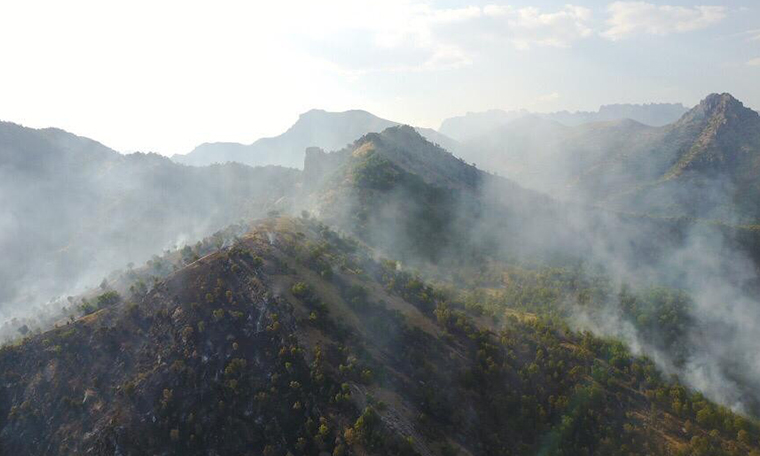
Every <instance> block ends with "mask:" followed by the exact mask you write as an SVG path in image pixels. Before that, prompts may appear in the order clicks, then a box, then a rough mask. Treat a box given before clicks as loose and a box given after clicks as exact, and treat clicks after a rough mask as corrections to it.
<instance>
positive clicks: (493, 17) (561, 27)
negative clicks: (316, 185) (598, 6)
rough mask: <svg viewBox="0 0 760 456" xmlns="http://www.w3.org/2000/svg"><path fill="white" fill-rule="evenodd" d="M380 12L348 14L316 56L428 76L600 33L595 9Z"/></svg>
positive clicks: (396, 6)
mask: <svg viewBox="0 0 760 456" xmlns="http://www.w3.org/2000/svg"><path fill="white" fill-rule="evenodd" d="M383 9H384V10H386V11H392V14H386V12H385V11H382V10H383ZM373 11H376V13H377V14H373V13H368V12H367V11H365V10H362V9H359V10H356V13H357V16H356V17H354V16H355V15H354V14H348V15H346V14H345V11H344V12H343V13H342V14H343V17H342V18H341V19H342V21H341V23H340V24H335V25H336V27H334V28H332V29H331V30H330V31H329V32H325V28H321V29H319V30H317V31H316V34H317V35H318V36H316V37H309V40H308V41H309V44H308V46H309V48H310V50H311V51H313V52H314V53H318V54H321V55H322V56H323V57H324V58H326V59H327V60H329V61H330V62H332V63H334V64H336V65H338V66H339V67H342V68H344V69H345V70H346V71H349V72H370V71H415V70H421V71H424V70H431V69H446V68H459V67H462V66H466V65H469V64H471V63H472V62H473V61H474V59H475V58H476V57H477V56H478V55H479V54H480V53H481V52H483V50H484V49H494V48H497V49H498V48H501V47H503V46H507V47H510V48H513V49H517V50H523V51H524V50H529V49H531V48H533V47H554V48H567V47H570V46H571V45H572V44H573V43H574V42H575V41H577V40H580V39H582V38H585V37H589V36H591V35H592V34H593V31H592V29H591V28H590V26H589V23H590V21H591V15H592V14H591V10H589V9H587V8H583V7H580V6H573V5H566V6H564V7H562V8H560V9H558V10H551V11H547V10H543V9H539V8H535V7H525V8H516V7H512V6H502V5H487V6H482V7H481V6H464V7H461V8H449V9H436V8H434V7H433V6H432V4H429V3H413V2H412V3H410V2H405V1H401V2H392V1H391V2H386V3H382V8H378V9H376V10H373ZM321 14H325V12H324V10H323V11H322V12H321ZM346 24H349V25H346Z"/></svg>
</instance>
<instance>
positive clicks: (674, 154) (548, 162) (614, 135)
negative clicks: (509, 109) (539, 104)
mask: <svg viewBox="0 0 760 456" xmlns="http://www.w3.org/2000/svg"><path fill="white" fill-rule="evenodd" d="M759 153H760V116H758V114H757V113H756V112H754V111H752V110H751V109H748V108H746V107H744V106H743V105H742V103H741V102H739V101H738V100H736V99H735V98H733V97H732V96H731V95H729V94H712V95H710V96H708V97H707V98H706V99H705V100H703V101H702V102H701V103H700V104H699V105H698V106H696V107H695V108H693V109H692V110H690V111H688V112H687V113H686V114H684V115H683V116H682V118H681V119H680V120H678V121H677V122H675V123H673V124H670V125H666V126H662V127H650V126H647V125H644V124H642V123H639V122H635V121H633V120H619V121H611V122H594V123H587V124H583V125H579V126H575V127H566V126H563V125H561V124H560V123H557V122H553V121H550V120H547V119H542V118H538V117H535V116H533V117H525V118H522V119H519V120H516V121H513V122H510V123H508V124H506V125H504V126H502V127H499V128H497V129H494V130H492V131H490V132H488V133H487V134H484V135H481V136H480V137H476V138H472V139H471V140H469V141H467V142H465V143H464V144H463V146H462V148H461V149H460V155H461V156H462V157H463V158H465V159H467V160H468V161H475V162H476V163H477V164H478V165H479V166H481V167H483V168H484V169H487V170H491V171H494V172H498V173H499V174H503V175H506V176H507V177H509V178H510V179H513V180H515V181H516V182H517V183H519V184H520V185H523V186H525V187H529V188H533V189H536V190H539V191H543V192H547V193H550V194H552V195H553V196H556V197H559V198H561V199H574V200H578V201H580V202H584V203H590V204H603V205H606V206H608V207H610V208H614V209H616V210H622V211H629V212H637V213H643V214H653V215H657V216H671V217H672V216H687V217H696V218H702V219H718V220H721V221H724V222H729V223H745V224H746V223H755V222H756V221H757V220H758V217H760V208H759V207H758V205H757V204H756V201H757V198H756V197H757V196H758V195H760V193H759V191H760V190H759V187H758V177H760V164H759V162H760V159H758V154H759Z"/></svg>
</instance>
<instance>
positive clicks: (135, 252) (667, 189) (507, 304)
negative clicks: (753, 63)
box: [0, 94, 760, 456]
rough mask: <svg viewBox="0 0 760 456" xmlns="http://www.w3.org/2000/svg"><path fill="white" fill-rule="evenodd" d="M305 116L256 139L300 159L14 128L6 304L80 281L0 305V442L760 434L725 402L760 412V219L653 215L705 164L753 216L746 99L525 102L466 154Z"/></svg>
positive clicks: (93, 444) (729, 439)
mask: <svg viewBox="0 0 760 456" xmlns="http://www.w3.org/2000/svg"><path fill="white" fill-rule="evenodd" d="M312 114H313V115H314V116H315V118H318V119H321V120H320V121H315V120H313V119H310V116H306V119H304V120H303V122H300V121H299V122H300V124H297V125H296V126H294V127H293V128H292V129H291V130H289V132H286V133H285V134H283V135H281V136H280V137H278V138H273V139H271V140H270V141H274V144H277V145H276V146H272V148H271V149H267V150H269V151H270V152H271V151H272V150H280V151H281V152H283V153H285V152H284V151H286V150H290V149H289V148H290V147H293V148H295V147H296V146H299V145H303V144H307V143H308V144H309V146H308V147H306V148H304V149H302V150H301V151H300V152H299V153H298V154H296V153H295V152H287V153H288V154H290V155H288V157H289V158H288V159H289V160H293V161H294V162H295V160H297V159H299V156H300V160H301V161H302V162H303V170H298V169H289V168H283V167H275V166H267V167H256V168H253V167H249V166H246V165H243V164H238V163H227V164H224V165H211V166H198V167H193V166H186V165H182V164H177V163H174V162H172V161H171V160H169V159H167V158H165V157H161V156H157V155H154V154H147V155H146V154H139V153H138V154H131V155H121V154H118V153H116V152H114V151H113V150H111V149H109V148H107V147H105V146H103V145H102V144H99V143H97V142H95V141H92V140H88V139H86V138H80V137H77V136H75V135H72V134H70V133H66V132H63V131H60V130H54V129H46V130H33V129H28V128H24V127H21V126H18V125H14V124H8V123H3V124H0V204H2V207H4V209H5V210H4V211H3V212H0V229H1V230H2V231H0V234H2V236H1V237H0V241H1V242H2V244H0V252H2V253H3V256H4V261H3V262H0V280H2V283H1V284H0V285H2V286H1V287H0V292H1V293H2V294H1V295H0V309H4V310H7V311H8V312H7V313H8V314H9V315H13V314H12V311H13V310H14V309H11V308H9V307H7V306H9V305H15V306H19V307H20V306H28V305H29V303H36V302H38V301H39V298H40V297H42V296H46V295H47V296H49V295H51V294H55V293H64V292H67V290H68V289H69V288H67V286H69V287H71V285H73V284H77V285H78V284H80V283H82V284H90V287H88V290H87V291H86V292H84V293H81V294H77V295H76V296H71V297H70V299H66V300H65V301H64V302H65V303H66V308H65V309H61V310H60V312H59V313H57V314H54V315H53V316H52V317H50V318H51V320H49V321H42V322H40V321H35V320H34V319H25V318H19V319H17V320H18V321H17V320H16V319H9V320H11V321H10V322H6V325H4V326H3V327H2V328H0V329H3V330H4V329H6V327H9V328H12V329H13V332H14V333H16V334H18V336H17V337H16V340H15V341H14V342H17V343H14V344H8V345H6V346H5V347H2V348H0V452H1V453H2V454H5V453H8V454H94V455H106V454H107V455H113V454H123V455H131V454H135V455H136V454H189V455H207V454H248V453H252V454H264V455H280V456H285V455H288V454H308V455H315V456H316V455H324V454H327V455H334V456H340V455H343V456H346V455H351V454H361V455H365V454H366V455H404V456H413V455H420V456H431V455H441V456H445V455H452V454H472V455H476V454H489V455H490V454H573V455H576V454H579V455H582V454H641V455H643V454H671V453H675V452H678V454H753V452H757V451H758V450H760V448H758V441H760V440H758V439H759V438H760V425H759V424H758V423H757V422H756V421H755V420H754V419H750V418H745V417H743V416H740V415H737V414H735V413H733V412H732V411H731V410H730V409H729V406H734V405H736V404H739V405H740V406H741V407H742V411H746V413H747V414H749V415H750V416H754V417H756V416H760V374H759V373H758V371H757V370H756V365H757V363H756V359H755V357H753V356H752V353H754V352H753V351H752V349H753V348H754V347H755V345H756V325H753V324H743V321H742V322H739V323H737V320H732V319H730V318H728V317H726V315H725V314H730V313H731V312H728V311H726V312H722V310H721V309H730V308H731V307H730V306H731V305H732V304H733V303H735V302H740V303H741V304H743V303H744V302H745V301H744V300H747V301H749V302H750V305H747V306H746V308H744V309H743V310H744V313H743V314H742V316H741V318H742V319H748V320H749V321H753V320H751V319H752V318H756V320H754V321H760V312H757V311H755V310H754V309H755V308H756V306H755V305H754V301H753V300H752V298H751V296H755V295H756V294H753V293H755V290H757V289H758V288H760V287H758V286H757V285H754V287H753V283H752V282H751V281H750V280H744V277H745V276H747V275H751V272H752V269H753V268H755V267H756V266H755V265H756V264H759V263H760V261H758V259H759V258H760V232H759V231H758V230H757V229H754V228H752V227H738V226H729V225H728V224H725V223H724V224H714V223H705V222H704V221H702V220H695V219H689V218H685V217H660V216H659V215H663V214H672V215H681V214H687V215H690V216H693V217H694V218H708V217H712V216H713V215H714V214H717V213H718V212H719V210H720V208H722V207H723V206H721V205H720V204H717V205H716V204H714V203H711V201H712V200H711V199H710V196H711V194H709V193H706V192H708V191H713V190H715V189H716V188H719V187H715V186H714V185H713V184H712V183H713V182H719V183H721V184H725V185H726V188H731V189H733V190H734V192H733V193H731V195H733V196H735V195H737V194H741V195H745V196H746V197H745V198H741V199H732V200H731V201H733V202H732V203H731V204H732V205H733V206H735V208H736V209H737V210H738V209H742V210H746V211H748V212H747V214H751V210H753V208H754V207H757V201H758V199H757V198H755V199H753V197H751V196H752V195H753V193H752V192H754V191H755V188H756V186H755V185H756V184H755V183H756V182H758V176H757V173H756V172H757V170H758V160H757V157H758V149H757V144H758V136H757V135H758V131H760V130H758V128H757V127H758V116H757V113H755V112H753V111H751V110H749V109H747V108H745V107H743V106H742V104H741V103H740V102H738V101H737V100H735V99H733V98H732V97H731V96H730V95H728V94H722V95H717V94H716V95H710V96H708V97H707V99H705V100H704V101H703V102H702V103H700V105H699V106H697V107H696V108H694V109H693V110H691V111H689V112H688V113H686V114H685V115H684V116H683V117H682V118H681V119H680V120H678V121H677V122H675V123H673V124H669V125H667V126H663V127H652V126H647V125H644V124H641V123H639V122H636V121H634V120H616V121H610V122H593V123H587V124H583V125H579V126H574V127H572V126H567V125H562V124H561V123H559V122H558V121H556V120H551V119H545V118H541V117H537V116H522V117H520V118H518V119H515V120H513V121H512V122H509V123H507V124H505V125H503V126H501V127H497V128H496V129H493V130H489V131H488V132H486V133H484V134H483V135H481V136H479V137H477V138H473V139H471V140H467V141H465V142H463V143H462V144H461V145H458V146H457V147H458V148H459V149H458V150H457V151H456V154H455V153H452V151H450V150H446V148H444V147H441V146H440V145H438V144H434V143H433V142H431V141H429V140H428V139H426V138H425V137H424V136H423V134H421V132H420V131H419V130H417V129H414V128H412V127H409V126H403V125H392V126H389V127H387V128H384V129H382V130H381V131H379V132H374V131H370V132H364V133H359V136H357V137H355V138H353V139H350V140H348V143H347V144H345V145H343V146H340V145H339V144H338V143H339V142H342V141H344V139H345V138H346V137H348V136H349V135H350V134H354V133H356V132H358V131H363V130H364V129H365V128H372V129H374V128H380V127H382V125H381V123H378V122H377V121H376V119H377V118H375V117H374V116H371V115H368V114H367V115H365V114H366V113H364V114H360V115H359V117H362V118H363V119H364V121H366V122H364V123H363V124H362V125H361V128H359V127H356V129H352V128H354V127H351V128H348V127H346V129H341V128H339V127H337V126H336V127H335V128H336V130H335V131H337V132H338V133H336V134H335V135H331V134H328V133H329V132H323V133H317V132H316V130H312V129H313V128H316V127H315V125H317V124H319V122H322V121H324V122H327V123H325V124H324V125H327V126H328V127H329V126H330V125H333V124H332V123H331V122H337V123H338V124H341V122H347V123H348V125H352V126H356V125H358V124H357V123H355V122H353V120H352V119H355V116H356V114H355V113H352V114H350V115H347V116H346V117H342V116H341V115H337V117H335V116H333V115H329V114H325V113H312ZM302 117H303V116H302ZM336 119H337V120H336ZM346 119H349V120H348V121H346ZM381 120H382V119H381ZM360 123H361V122H360ZM310 125H311V126H310ZM344 126H345V125H344ZM296 127H297V128H296ZM328 127H324V128H328ZM330 128H331V127H330ZM305 132H306V133H305ZM309 132H311V133H309ZM423 133H424V132H423ZM426 134H427V135H431V136H432V135H433V133H431V132H427V133H426ZM304 138H305V139H304ZM439 139H441V140H444V137H440V138H439ZM329 140H333V142H330V141H329ZM262 141H264V140H262ZM320 141H322V144H327V146H325V147H326V148H327V149H328V150H324V149H323V148H318V147H314V143H317V144H318V143H319V142H320ZM264 143H266V141H264ZM256 144H258V143H256ZM242 147H244V148H246V149H245V150H246V152H241V153H243V154H248V153H249V152H250V150H249V148H254V146H242ZM255 147H264V146H255ZM267 147H269V146H267ZM299 147H300V146H299ZM277 148H279V149H277ZM330 148H335V150H332V151H330V150H329V149H330ZM261 150H264V149H261ZM267 153H269V152H267ZM467 154H472V155H467ZM457 155H459V156H457ZM272 157H274V158H273V159H276V157H277V156H276V155H273V156H272ZM474 157H477V158H478V161H479V164H480V163H486V164H489V165H491V167H492V168H495V169H499V170H501V169H503V170H505V172H504V174H508V175H509V176H508V177H503V176H498V175H495V174H492V173H489V172H486V171H483V170H481V169H479V168H478V167H476V166H474V165H473V164H471V163H468V161H471V160H470V159H471V158H474ZM465 158H467V161H466V160H465ZM518 167H522V168H523V172H521V173H518V172H516V171H514V170H516V169H517V168H518ZM528 176H533V177H531V178H530V179H529V178H528ZM512 177H514V178H515V179H516V180H519V181H522V180H525V181H526V182H527V183H529V184H531V185H532V186H533V187H534V188H539V189H542V190H545V189H560V190H561V191H564V192H565V193H566V194H565V195H561V196H566V197H567V198H566V200H564V201H561V200H557V199H554V198H551V197H550V196H547V195H545V194H544V193H542V192H538V191H535V190H533V189H525V188H523V187H521V186H520V185H518V184H517V183H515V181H514V180H513V179H512ZM705 182H706V183H707V184H705V185H702V184H703V183H705ZM696 184H699V185H696ZM683 191H687V193H689V195H683V193H682V192H683ZM681 196H690V198H680V197H681ZM733 196H732V198H733ZM572 198H575V200H572ZM668 198H670V199H668ZM716 201H717V202H722V201H723V200H722V199H718V200H716ZM703 203H710V204H703ZM663 205H664V206H663ZM745 205H746V206H745ZM598 206H602V207H598ZM609 208H613V209H616V210H609ZM617 209H622V210H617ZM716 211H718V212H716ZM276 212H280V213H283V214H285V215H286V216H284V217H282V216H280V215H282V214H277V213H276ZM631 212H641V213H631ZM651 214H654V215H658V216H656V217H653V216H651ZM264 215H266V218H265V219H258V220H253V219H257V218H260V217H263V216H264ZM294 215H296V217H297V218H296V217H294ZM241 219H242V220H244V221H245V222H246V223H244V224H240V225H239V226H238V227H235V226H233V227H231V228H230V229H227V230H224V231H223V232H217V233H215V234H214V235H212V236H211V237H209V238H207V239H205V240H203V241H200V242H196V241H198V240H199V239H200V237H202V236H204V235H205V234H209V233H211V232H214V231H215V230H217V229H219V228H221V227H222V226H224V225H225V224H229V223H233V222H235V221H238V220H241ZM248 222H250V223H248ZM737 233H739V235H737ZM174 245H177V246H178V247H180V248H177V249H173V248H172V247H173V246H174ZM167 249H170V251H167ZM734 249H736V251H737V252H739V255H738V256H736V255H734ZM153 252H154V253H155V254H154V255H153V256H150V255H151V253H153ZM746 257H749V258H751V259H753V260H754V261H755V263H753V264H749V262H746V261H745V258H746ZM148 258H150V259H148ZM694 258H699V259H702V258H708V259H709V260H710V261H709V262H706V263H709V265H713V264H715V265H717V266H715V268H714V269H710V268H709V267H708V266H707V265H705V264H696V265H695V264H692V263H693V260H692V259H694ZM736 258H741V261H736ZM146 259H147V261H145V260H146ZM129 261H135V262H140V263H143V264H142V265H138V266H137V267H134V265H128V266H127V267H126V268H125V269H124V270H122V271H121V272H117V273H114V274H110V275H108V273H109V272H110V269H111V268H116V267H120V266H121V267H123V266H125V263H127V262H129ZM106 276H107V280H103V281H102V282H101V277H106ZM716 276H720V277H716ZM723 276H725V277H727V279H726V280H725V281H720V280H719V279H721V278H723ZM707 279H709V280H711V282H709V283H708V286H706V287H701V286H702V285H703V282H704V281H706V280H707ZM712 280H716V282H712ZM735 282H736V283H737V285H734V283H735ZM98 283H100V285H98ZM714 283H717V284H718V285H720V286H712V285H713V284H714ZM642 284H643V285H642ZM650 284H655V285H656V287H655V286H651V285H650ZM695 284H696V286H695ZM71 288H73V287H71ZM734 288H736V289H734ZM705 289H706V291H705ZM745 289H746V296H745V294H743V293H745ZM692 291H693V292H694V293H695V294H693V295H689V294H688V293H690V292H692ZM700 292H704V293H702V294H698V293H700ZM699 306H704V307H699ZM705 308H707V309H709V310H710V311H709V312H705V313H700V309H705ZM27 310H28V309H27ZM55 316H57V317H58V318H55ZM594 318H596V319H598V320H593V319H594ZM581 320H583V322H580V323H579V321H581ZM582 324H586V325H590V326H586V327H583V326H581V325H582ZM592 324H593V325H592ZM589 327H590V328H591V330H592V331H593V332H594V333H596V334H601V335H602V336H605V337H598V336H595V335H593V334H592V333H591V332H588V331H586V329H587V328H589ZM581 329H582V330H583V331H581ZM627 346H632V347H633V348H631V349H628V348H626V347H627ZM634 350H635V351H634ZM636 353H641V354H645V355H648V357H643V356H639V355H637V354H636ZM748 353H749V354H748ZM650 355H651V356H650ZM695 365H696V366H698V369H694V368H693V367H694V366H695ZM672 374H675V375H672ZM706 376H709V378H710V379H712V380H711V381H708V382H705V381H704V379H705V377H706ZM696 388H698V389H699V391H697V390H696ZM713 400H714V401H719V403H720V404H722V405H723V406H720V405H719V404H716V403H715V402H713ZM724 450H725V451H724Z"/></svg>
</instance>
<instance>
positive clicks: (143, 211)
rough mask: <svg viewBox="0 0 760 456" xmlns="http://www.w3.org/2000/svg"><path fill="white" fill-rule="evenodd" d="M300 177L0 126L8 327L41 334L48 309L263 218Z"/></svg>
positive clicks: (1, 273) (0, 315) (2, 285)
mask: <svg viewBox="0 0 760 456" xmlns="http://www.w3.org/2000/svg"><path fill="white" fill-rule="evenodd" d="M297 178H298V171H296V170H291V169H286V168H278V167H265V168H250V167H247V166H242V165H238V164H226V165H215V166H209V167H204V168H193V167H188V166H183V165H178V164H175V163H173V162H171V161H170V160H169V159H167V158H165V157H161V156H158V155H155V154H142V153H136V154H131V155H121V154H119V153H117V152H115V151H113V150H110V149H108V148H107V147H105V146H103V145H101V144H99V143H96V142H94V141H91V140H88V139H86V138H80V137H77V136H74V135H71V134H69V133H65V132H62V131H59V130H33V129H28V128H24V127H21V126H19V125H14V124H8V123H0V205H1V206H2V207H3V210H2V211H0V252H1V254H2V255H3V261H2V262H0V325H2V324H5V323H10V324H11V326H13V323H12V322H13V321H15V322H16V323H15V325H16V326H19V327H20V326H23V325H27V326H28V327H30V328H36V327H42V326H44V325H43V323H42V322H43V321H46V319H47V318H48V317H49V315H47V311H48V310H50V311H51V312H52V311H53V310H55V309H58V308H60V307H62V306H63V305H68V306H70V305H71V304H70V303H68V302H67V301H66V299H65V297H67V296H69V295H76V294H79V293H81V292H82V291H84V290H85V289H87V288H90V287H92V286H93V285H97V284H98V283H100V282H101V281H102V280H103V279H104V278H105V277H107V276H109V274H110V273H111V272H112V271H114V270H116V269H120V268H124V267H125V266H126V265H127V264H129V263H135V264H138V265H139V264H143V263H145V262H146V261H148V260H149V259H150V258H151V257H152V256H153V255H154V254H160V253H161V252H164V251H166V250H168V249H173V248H175V247H177V246H183V245H189V244H193V243H194V242H196V241H199V240H201V239H202V238H203V237H205V236H208V235H210V234H211V233H214V232H216V231H218V230H220V229H222V228H225V227H226V226H228V225H230V224H232V223H236V222H238V221H240V220H250V219H253V218H256V217H261V216H263V215H265V214H266V212H267V211H268V210H270V209H271V207H272V205H273V204H274V201H277V200H278V199H280V198H281V197H282V196H283V195H284V194H286V193H287V192H289V191H291V188H292V187H293V186H294V185H295V182H296V180H297ZM59 302H62V303H63V304H61V305H58V304H57V303H59Z"/></svg>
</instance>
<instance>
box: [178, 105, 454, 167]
mask: <svg viewBox="0 0 760 456" xmlns="http://www.w3.org/2000/svg"><path fill="white" fill-rule="evenodd" d="M395 125H399V123H398V122H393V121H390V120H386V119H382V118H380V117H377V116H375V115H373V114H370V113H368V112H366V111H360V110H353V111H345V112H327V111H323V110H320V109H313V110H311V111H308V112H306V113H304V114H301V115H300V116H299V118H298V121H296V123H295V124H293V126H292V127H290V128H289V129H288V130H287V131H286V132H284V133H282V134H281V135H279V136H275V137H273V138H262V139H259V140H257V141H255V142H254V143H252V144H247V145H245V144H239V143H205V144H201V145H200V146H198V147H196V148H195V149H193V150H192V151H191V152H190V153H188V154H186V155H174V156H173V157H172V159H173V160H174V161H176V162H178V163H182V164H186V165H194V166H204V165H210V164H213V163H226V162H237V163H243V164H247V165H250V166H263V165H278V166H286V167H290V168H302V167H303V160H304V150H305V149H306V148H307V147H320V148H322V149H325V150H337V149H341V148H343V147H345V146H346V145H348V144H350V143H351V142H353V141H354V140H356V139H357V138H359V137H360V136H362V135H364V134H366V133H370V132H380V131H382V130H385V129H386V128H388V127H392V126H395ZM417 130H418V131H419V132H420V133H421V134H422V135H423V136H425V137H426V138H428V139H429V140H430V141H433V142H436V143H439V144H441V145H442V146H444V147H446V148H448V149H456V145H455V141H452V140H451V139H450V138H447V137H445V136H444V135H441V134H440V133H438V132H436V131H435V130H431V129H427V128H419V129H417Z"/></svg>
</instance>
